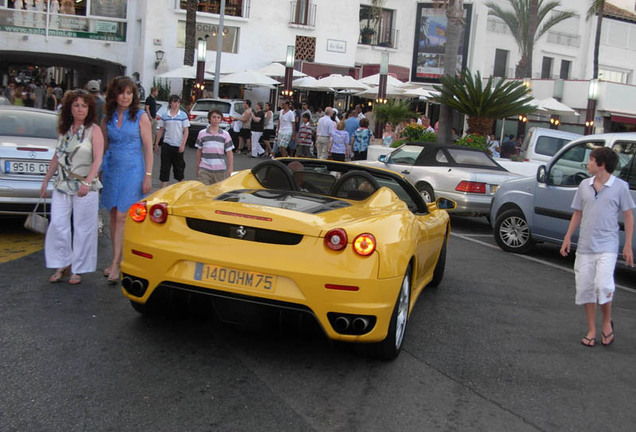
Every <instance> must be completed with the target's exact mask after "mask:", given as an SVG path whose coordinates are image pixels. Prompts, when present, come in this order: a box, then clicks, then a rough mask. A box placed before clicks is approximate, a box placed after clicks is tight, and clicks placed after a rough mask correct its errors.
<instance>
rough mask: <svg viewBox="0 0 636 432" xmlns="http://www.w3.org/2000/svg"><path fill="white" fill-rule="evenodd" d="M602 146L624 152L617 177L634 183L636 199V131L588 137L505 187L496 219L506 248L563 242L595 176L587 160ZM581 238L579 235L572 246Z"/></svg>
mask: <svg viewBox="0 0 636 432" xmlns="http://www.w3.org/2000/svg"><path fill="white" fill-rule="evenodd" d="M598 146H605V147H610V148H612V149H613V150H614V151H615V152H616V153H618V158H619V163H618V166H617V167H616V170H615V171H614V173H613V174H614V175H615V176H616V177H618V178H621V179H623V180H625V181H626V182H628V183H629V189H630V193H631V194H632V197H633V198H634V200H636V133H634V132H628V133H609V134H598V135H587V136H583V137H581V138H578V139H576V140H574V141H572V142H570V143H569V144H568V145H566V146H565V147H563V148H562V149H561V150H560V151H559V152H557V154H556V155H555V156H554V158H553V159H552V160H551V161H550V162H548V163H547V164H546V165H543V166H541V167H539V169H538V171H537V175H536V177H526V178H522V179H518V180H510V181H507V182H504V183H503V184H501V185H500V186H499V188H498V189H497V193H496V194H495V197H494V198H493V201H492V206H491V209H490V219H491V223H492V226H493V232H494V236H495V240H496V241H497V244H498V245H499V246H500V247H501V248H502V249H503V250H505V251H508V252H516V253H525V252H528V251H529V250H530V249H531V248H532V246H533V245H534V243H535V242H549V243H555V244H561V242H562V241H563V237H564V236H565V233H566V232H567V229H568V226H569V223H570V218H571V217H572V213H573V210H572V208H571V207H570V205H571V204H572V199H573V198H574V194H575V193H576V190H577V188H578V186H579V183H581V181H583V180H584V179H586V178H588V177H589V174H588V172H587V162H588V160H589V158H590V153H591V152H592V150H593V149H594V147H598ZM634 213H635V215H636V211H635V212H634ZM620 226H621V232H620V242H621V246H620V247H621V250H622V247H623V245H624V240H625V239H624V236H625V232H624V227H623V225H622V219H621V222H620ZM577 240H578V238H577V237H576V236H574V237H573V238H572V243H573V244H576V242H577ZM633 244H635V245H636V242H634V243H633Z"/></svg>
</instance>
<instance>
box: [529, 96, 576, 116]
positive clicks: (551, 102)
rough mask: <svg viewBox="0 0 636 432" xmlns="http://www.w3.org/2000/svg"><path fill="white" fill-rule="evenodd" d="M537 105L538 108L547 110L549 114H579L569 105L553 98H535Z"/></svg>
mask: <svg viewBox="0 0 636 432" xmlns="http://www.w3.org/2000/svg"><path fill="white" fill-rule="evenodd" d="M536 102H537V106H538V107H539V108H543V109H544V110H545V111H548V112H549V113H550V114H556V115H579V113H578V112H576V111H574V110H573V109H572V108H570V107H569V106H567V105H565V104H563V103H561V102H559V101H558V100H556V99H554V98H547V99H541V100H537V101H536Z"/></svg>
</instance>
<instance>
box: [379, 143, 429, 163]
mask: <svg viewBox="0 0 636 432" xmlns="http://www.w3.org/2000/svg"><path fill="white" fill-rule="evenodd" d="M422 148H423V147H421V146H413V145H403V146H402V147H400V148H398V149H397V150H395V151H394V152H393V153H391V155H390V156H389V160H388V161H387V163H395V164H408V165H413V164H414V163H415V161H416V160H417V157H418V156H419V155H420V153H422Z"/></svg>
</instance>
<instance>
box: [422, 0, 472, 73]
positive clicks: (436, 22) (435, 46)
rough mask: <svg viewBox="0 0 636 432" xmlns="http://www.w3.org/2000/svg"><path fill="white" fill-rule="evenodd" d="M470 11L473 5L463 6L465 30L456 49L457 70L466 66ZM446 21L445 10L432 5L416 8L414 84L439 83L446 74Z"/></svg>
mask: <svg viewBox="0 0 636 432" xmlns="http://www.w3.org/2000/svg"><path fill="white" fill-rule="evenodd" d="M471 11H472V5H464V29H463V30H462V33H461V35H460V39H459V48H458V50H457V54H458V58H457V70H458V71H461V70H462V69H463V68H465V67H466V61H467V57H468V44H469V35H470V19H471ZM447 21H448V20H447V19H446V10H445V9H444V8H442V7H440V6H437V5H434V4H432V3H427V4H424V3H420V4H418V5H417V16H416V20H415V44H414V45H413V66H412V67H411V81H418V82H439V77H440V76H442V75H444V51H445V49H446V28H447Z"/></svg>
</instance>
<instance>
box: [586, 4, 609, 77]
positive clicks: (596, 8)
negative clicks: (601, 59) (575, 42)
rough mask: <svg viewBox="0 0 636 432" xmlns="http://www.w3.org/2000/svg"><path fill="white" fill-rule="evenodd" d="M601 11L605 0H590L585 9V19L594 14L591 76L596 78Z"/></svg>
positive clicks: (601, 21) (603, 10)
mask: <svg viewBox="0 0 636 432" xmlns="http://www.w3.org/2000/svg"><path fill="white" fill-rule="evenodd" d="M603 12H605V0H592V4H591V5H590V8H589V9H588V11H587V19H590V18H592V17H593V16H594V15H596V37H595V39H594V71H593V73H592V78H593V79H597V78H598V56H599V49H600V46H601V24H603Z"/></svg>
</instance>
